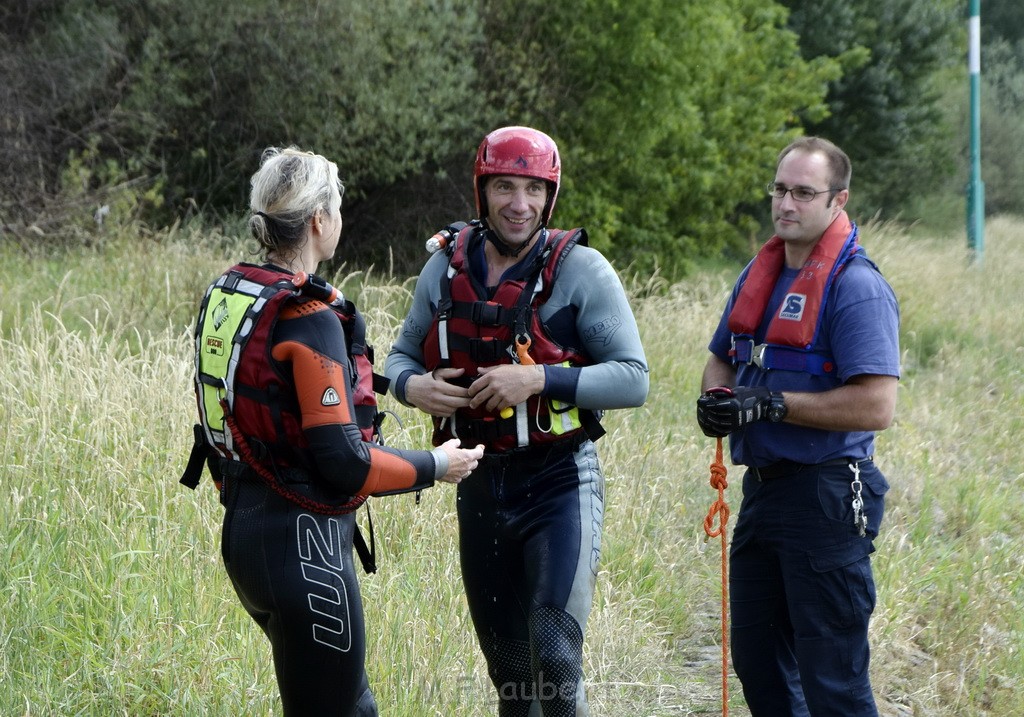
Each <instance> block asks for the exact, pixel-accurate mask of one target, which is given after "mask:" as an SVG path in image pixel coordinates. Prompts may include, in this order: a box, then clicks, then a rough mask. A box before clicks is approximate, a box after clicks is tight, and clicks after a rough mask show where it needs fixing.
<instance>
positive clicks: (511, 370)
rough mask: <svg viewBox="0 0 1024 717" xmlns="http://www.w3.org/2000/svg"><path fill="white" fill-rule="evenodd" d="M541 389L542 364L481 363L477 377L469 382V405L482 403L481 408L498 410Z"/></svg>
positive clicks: (473, 405) (542, 377)
mask: <svg viewBox="0 0 1024 717" xmlns="http://www.w3.org/2000/svg"><path fill="white" fill-rule="evenodd" d="M543 390H544V367H543V366H537V365H534V366H522V365H519V364H502V365H500V366H484V367H482V368H481V369H480V378H478V379H477V380H476V381H474V382H473V383H472V384H470V386H469V395H470V402H469V406H470V408H479V407H481V406H483V408H484V410H486V411H492V412H495V411H500V410H501V409H503V408H508V407H509V406H516V405H518V404H520V403H522V402H523V401H525V400H526V399H528V398H529V397H530V396H534V395H536V394H538V393H540V392H541V391H543Z"/></svg>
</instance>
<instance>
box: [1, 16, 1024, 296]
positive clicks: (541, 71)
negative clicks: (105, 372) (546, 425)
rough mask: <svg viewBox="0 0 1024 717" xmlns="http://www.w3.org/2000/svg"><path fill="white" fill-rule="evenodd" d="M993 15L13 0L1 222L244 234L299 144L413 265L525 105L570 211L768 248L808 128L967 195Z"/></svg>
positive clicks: (1010, 52)
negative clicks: (785, 157) (774, 209)
mask: <svg viewBox="0 0 1024 717" xmlns="http://www.w3.org/2000/svg"><path fill="white" fill-rule="evenodd" d="M984 5H985V7H984V9H983V22H984V31H983V38H984V40H985V50H984V53H983V58H984V64H985V68H986V75H985V90H984V94H983V97H984V102H985V107H984V119H983V122H984V132H985V134H984V137H985V142H986V145H985V148H984V149H983V155H982V157H983V163H984V171H985V173H986V175H987V176H989V177H990V179H989V181H988V190H987V193H986V197H987V203H988V209H989V211H1001V212H1018V213H1020V212H1024V191H1022V181H1024V160H1022V159H1021V157H1020V153H1009V152H1005V151H1004V148H1005V147H1006V146H1018V145H1019V144H1020V142H1021V140H1024V123H1021V122H1020V119H1019V118H1020V116H1021V111H1022V109H1024V107H1022V104H1024V92H1022V91H1021V90H1020V87H1021V84H1022V83H1024V40H1022V39H1021V33H1020V30H1019V28H1020V27H1022V26H1024V6H1021V5H1020V3H1019V2H1016V0H986V2H985V4H984ZM965 9H966V8H965V3H964V2H963V0H893V2H888V3H876V2H873V1H872V0H852V1H851V0H842V1H841V0H816V1H815V2H811V1H810V0H778V1H777V2H762V1H759V0H721V1H718V0H716V1H715V2H712V1H711V0H684V1H682V2H680V1H678V0H676V1H670V0H649V1H648V2H644V3H627V2H622V1H621V0H578V1H573V2H570V1H569V0H555V1H553V2H546V1H544V0H522V1H521V2H517V3H514V4H513V3H507V2H501V1H500V0H319V1H318V2H312V3H311V2H305V1H300V0H224V1H223V2H219V3H213V4H211V3H207V2H203V1H202V0H176V2H170V0H10V2H7V3H5V4H4V5H3V7H0V38H2V39H3V40H4V42H3V43H0V75H2V76H3V77H4V79H5V82H4V83H2V84H0V164H2V165H3V166H4V167H5V168H6V169H7V171H6V172H5V173H3V175H2V176H0V240H5V239H10V240H15V241H20V242H21V243H23V244H33V245H35V244H38V243H40V242H42V243H44V244H48V245H52V244H55V243H58V242H61V241H68V240H71V241H77V242H80V241H85V242H90V241H94V240H95V237H94V235H95V233H96V230H97V226H96V225H97V219H104V221H105V222H107V223H110V222H122V223H123V222H126V221H128V222H132V221H136V220H140V221H142V222H143V223H144V224H145V225H147V226H149V227H152V228H153V229H157V228H160V227H163V226H170V225H173V224H174V223H175V222H179V221H180V222H185V223H189V222H198V223H199V224H200V225H202V226H204V227H206V228H208V229H209V230H211V231H212V230H214V229H223V230H225V231H227V232H228V233H230V232H232V231H234V230H236V229H237V228H238V226H239V225H238V217H239V215H240V212H241V211H242V207H244V206H245V201H246V194H247V190H248V178H249V176H250V175H251V174H252V172H253V171H254V170H255V168H256V164H257V161H258V157H259V154H260V152H261V151H262V149H263V148H264V147H266V146H269V145H286V144H296V145H299V146H301V147H304V148H309V149H314V150H316V151H318V152H321V153H324V154H326V155H327V156H329V157H331V158H332V159H334V160H336V161H337V162H338V163H339V166H340V167H341V170H342V174H343V177H344V179H345V181H346V183H347V187H348V189H347V192H346V205H345V222H346V232H345V237H346V245H345V255H344V257H342V258H343V259H344V260H346V261H350V262H352V263H354V264H356V265H365V264H366V263H368V262H378V263H380V262H382V261H391V262H393V264H392V266H393V267H394V268H395V270H396V271H399V272H402V273H413V272H415V271H416V270H417V269H418V267H419V266H420V264H421V263H422V261H423V254H422V240H423V238H424V237H425V236H428V235H429V234H430V233H432V232H433V231H434V230H435V229H436V228H437V227H438V226H441V225H443V224H444V223H447V222H448V221H451V220H453V219H468V218H471V217H472V215H473V214H474V213H475V209H474V207H473V200H472V193H471V183H470V172H471V164H472V157H473V152H474V149H475V147H476V145H477V144H478V143H479V141H480V139H481V137H482V136H483V135H484V134H485V133H486V132H487V131H489V130H490V129H493V128H494V127H497V126H501V125H504V124H530V125H533V126H537V127H539V128H541V129H543V130H545V131H547V132H548V133H549V134H551V135H552V136H553V137H555V139H556V140H557V141H558V142H559V144H560V147H561V149H562V153H563V158H564V167H565V181H564V186H563V189H562V192H561V194H560V196H559V204H558V209H557V212H556V214H555V223H556V224H559V225H563V226H570V225H585V226H587V227H588V229H589V230H590V234H591V237H592V239H593V243H594V244H595V245H596V246H597V247H598V248H600V249H602V250H603V251H605V252H606V253H607V254H608V255H609V256H610V257H611V258H612V259H613V260H614V261H616V262H617V263H618V264H619V265H620V266H625V265H628V264H632V265H633V266H634V267H635V268H636V269H637V270H643V271H648V270H651V269H653V268H654V267H655V266H657V267H660V269H661V271H662V272H663V273H664V274H665V275H668V276H679V275H682V274H684V273H686V272H687V271H688V270H689V269H690V268H692V267H693V266H694V265H695V264H696V263H698V262H703V261H704V260H706V259H708V258H717V257H721V256H723V255H736V254H744V253H747V252H749V249H750V247H751V246H753V245H755V243H756V240H757V239H759V238H764V236H765V234H766V231H765V228H764V227H765V221H764V220H765V214H764V213H765V207H764V204H765V202H764V201H763V199H762V197H761V196H760V190H759V187H761V186H762V185H763V184H764V182H765V180H766V178H770V175H771V172H772V170H773V166H774V158H775V155H776V153H777V152H778V150H779V149H781V147H782V146H783V145H784V144H785V143H786V142H787V141H788V140H789V139H790V138H791V137H793V136H794V135H796V134H798V133H801V132H808V133H820V134H822V135H824V136H827V137H829V138H831V139H833V140H835V141H837V142H838V143H839V144H840V145H841V146H843V147H844V148H845V149H846V150H847V151H848V153H849V154H850V155H851V157H852V158H853V159H854V186H853V200H852V204H851V208H852V210H853V212H854V213H855V214H856V215H857V216H858V218H860V219H861V221H863V220H866V219H867V218H869V217H871V216H873V215H874V214H876V213H877V212H882V214H883V215H884V216H888V217H893V216H897V215H900V216H902V217H903V218H905V219H916V218H918V217H931V216H934V215H936V214H945V215H948V214H950V213H951V211H952V210H951V209H950V207H953V206H958V204H959V203H960V198H959V195H962V191H963V185H964V183H965V171H966V170H965V168H966V145H967V138H966V132H965V127H966V84H967V83H966V72H965V71H964V64H965V63H964V61H963V60H964V52H965V49H966V39H965V35H966V33H965V22H964V20H965V17H964V10H965ZM984 13H987V14H984ZM985 18H988V19H987V20H986V19H985ZM103 206H107V207H108V208H109V214H107V215H106V216H105V218H104V217H102V216H100V217H97V218H95V219H94V216H95V213H96V211H97V209H99V208H100V207H103ZM958 211H959V210H958ZM944 218H945V219H948V218H949V217H948V216H947V217H944ZM946 223H947V224H948V222H946Z"/></svg>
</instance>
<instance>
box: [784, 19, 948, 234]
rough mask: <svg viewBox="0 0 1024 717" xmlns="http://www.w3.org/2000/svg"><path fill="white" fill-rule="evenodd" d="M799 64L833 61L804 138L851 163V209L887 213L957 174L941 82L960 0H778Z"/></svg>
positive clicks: (861, 211) (896, 209)
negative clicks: (820, 141)
mask: <svg viewBox="0 0 1024 717" xmlns="http://www.w3.org/2000/svg"><path fill="white" fill-rule="evenodd" d="M779 2H780V3H781V4H783V5H785V6H786V7H788V8H790V10H791V14H790V18H789V27H790V28H792V29H793V30H794V31H795V32H796V33H797V34H798V35H799V36H800V48H801V51H802V53H803V56H804V57H805V58H808V59H810V58H818V57H833V58H836V59H837V60H838V61H839V62H840V63H841V64H842V65H843V73H842V76H841V77H839V78H837V79H835V80H834V81H833V82H832V83H830V85H829V90H828V97H827V101H828V105H829V110H830V112H829V114H828V116H827V117H825V118H823V119H821V118H817V119H816V118H810V117H808V118H806V121H805V127H806V130H807V131H808V132H809V133H812V134H818V135H821V136H824V137H827V138H829V139H831V140H832V141H834V142H836V143H837V144H839V145H840V146H841V147H842V148H843V149H844V150H846V152H847V153H848V154H849V155H850V158H851V160H852V161H853V164H854V194H853V200H852V202H853V204H852V206H853V207H854V209H856V210H857V211H858V212H859V213H860V214H861V215H864V214H868V215H870V214H873V213H875V212H876V211H879V210H882V211H884V212H886V213H889V214H893V213H896V212H898V211H899V210H900V209H902V208H904V207H905V206H906V203H907V201H908V200H909V199H911V198H912V197H914V196H916V195H917V194H919V193H921V192H928V191H930V190H932V189H934V188H935V187H937V186H938V185H940V184H941V183H942V181H943V180H944V179H945V178H946V177H948V176H949V174H950V173H951V172H952V169H953V152H952V148H953V147H955V145H956V143H955V142H954V141H953V128H952V127H950V126H949V125H947V124H945V123H943V121H942V116H943V115H942V111H941V106H940V98H941V96H942V89H943V88H942V87H941V84H940V79H941V78H942V77H944V75H943V70H944V69H946V68H947V67H949V65H950V63H959V62H961V61H962V57H963V49H964V48H965V44H964V41H963V37H964V33H963V28H964V23H963V7H962V6H963V3H962V2H960V1H959V0H890V1H888V2H884V3H880V2H876V1H875V0H779Z"/></svg>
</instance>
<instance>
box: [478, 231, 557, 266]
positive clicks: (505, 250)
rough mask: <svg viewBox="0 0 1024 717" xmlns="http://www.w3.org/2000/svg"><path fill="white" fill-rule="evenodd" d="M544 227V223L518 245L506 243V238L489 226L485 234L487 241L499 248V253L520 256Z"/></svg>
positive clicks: (514, 256)
mask: <svg viewBox="0 0 1024 717" xmlns="http://www.w3.org/2000/svg"><path fill="white" fill-rule="evenodd" d="M543 228H544V227H543V225H541V226H538V227H537V228H536V229H535V230H534V232H533V234H531V235H530V237H529V238H528V239H527V240H526V241H524V242H523V243H522V244H520V245H519V246H516V247H513V246H509V245H508V244H507V243H505V240H504V239H502V238H501V237H499V236H498V233H497V232H496V231H494V230H493V229H491V228H490V227H487V231H486V233H485V234H484V236H486V237H487V241H489V242H490V243H491V244H493V245H494V248H495V249H497V250H498V253H499V254H501V255H502V256H511V257H513V258H518V257H519V255H520V254H522V253H523V249H525V248H526V247H528V246H529V245H530V242H531V241H532V240H533V237H534V235H535V234H536V233H537V232H539V231H541V230H542V229H543Z"/></svg>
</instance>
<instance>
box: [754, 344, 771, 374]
mask: <svg viewBox="0 0 1024 717" xmlns="http://www.w3.org/2000/svg"><path fill="white" fill-rule="evenodd" d="M751 344H753V341H751ZM767 349H768V344H758V345H756V346H751V347H750V363H752V364H754V365H755V366H757V367H758V368H760V369H763V368H764V352H765V351H766V350H767Z"/></svg>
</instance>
